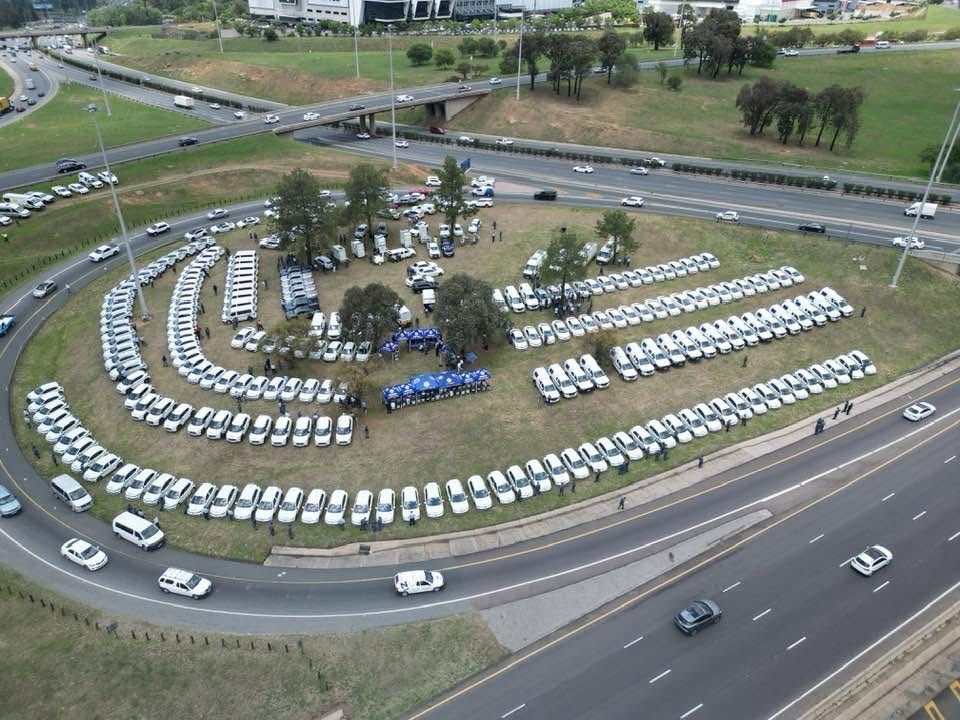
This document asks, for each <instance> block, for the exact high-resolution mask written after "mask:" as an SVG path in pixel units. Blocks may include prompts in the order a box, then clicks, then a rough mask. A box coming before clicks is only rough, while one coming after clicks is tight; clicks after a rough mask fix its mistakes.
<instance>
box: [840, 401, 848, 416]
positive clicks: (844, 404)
mask: <svg viewBox="0 0 960 720" xmlns="http://www.w3.org/2000/svg"><path fill="white" fill-rule="evenodd" d="M849 406H850V401H849V400H844V401H843V410H841V412H842V413H843V414H844V415H846V414H847V408H848V407H849Z"/></svg>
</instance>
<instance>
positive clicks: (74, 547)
mask: <svg viewBox="0 0 960 720" xmlns="http://www.w3.org/2000/svg"><path fill="white" fill-rule="evenodd" d="M60 554H61V555H63V557H65V558H66V559H67V560H70V561H71V562H75V563H76V564H77V565H79V566H80V567H83V568H86V569H87V570H90V571H91V572H92V571H95V570H99V569H100V568H102V567H103V566H104V565H106V564H107V554H106V553H105V552H104V551H103V550H101V549H100V548H98V547H97V546H96V545H91V544H90V543H88V542H87V541H86V540H81V539H80V538H70V539H69V540H67V541H66V542H65V543H64V544H63V545H62V546H61V548H60Z"/></svg>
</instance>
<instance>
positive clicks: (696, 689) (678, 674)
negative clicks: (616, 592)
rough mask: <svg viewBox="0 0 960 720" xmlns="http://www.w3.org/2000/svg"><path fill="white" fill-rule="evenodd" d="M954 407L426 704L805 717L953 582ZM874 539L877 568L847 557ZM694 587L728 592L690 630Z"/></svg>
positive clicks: (613, 718)
mask: <svg viewBox="0 0 960 720" xmlns="http://www.w3.org/2000/svg"><path fill="white" fill-rule="evenodd" d="M958 423H960V414H954V415H953V416H952V417H951V418H949V419H945V420H944V422H943V423H941V424H940V426H937V427H930V428H926V432H921V433H919V434H918V435H917V436H916V438H914V440H912V441H911V442H910V443H908V444H906V445H905V446H904V447H902V448H899V449H898V452H897V454H896V455H894V456H893V457H891V458H889V459H887V460H885V462H884V463H881V464H879V465H876V466H874V467H873V468H869V469H866V470H860V471H858V472H851V473H848V475H849V476H852V477H850V480H849V481H848V482H849V483H850V484H849V485H847V486H845V487H844V488H843V489H842V490H839V491H838V492H836V494H835V495H833V496H831V497H828V498H826V499H824V500H821V501H817V502H815V503H814V504H812V506H811V507H808V508H807V509H805V510H803V511H802V512H799V513H798V514H796V515H793V516H785V517H783V518H781V519H780V521H779V522H778V524H776V525H774V526H772V527H770V528H769V529H768V530H766V531H765V532H763V533H762V534H761V535H760V536H759V537H756V538H754V539H752V540H751V541H749V542H746V543H744V544H743V545H742V546H740V547H739V548H737V549H736V551H735V552H732V553H730V554H727V555H725V556H724V557H722V558H719V559H718V560H716V561H715V562H712V563H710V564H709V565H705V566H703V567H696V566H695V567H693V568H690V569H687V570H684V571H682V572H683V573H686V574H685V575H684V576H683V577H681V578H680V579H679V580H678V581H677V582H675V583H673V584H671V585H669V586H666V587H659V588H654V589H653V590H652V591H644V592H641V593H640V594H638V595H637V596H635V598H628V599H626V600H624V601H622V602H619V603H617V604H616V605H615V606H614V608H612V611H608V612H609V614H606V615H601V616H599V617H598V618H597V619H595V621H593V622H592V623H591V624H589V625H588V626H587V627H586V629H584V630H583V631H581V632H577V633H575V634H572V635H568V636H567V637H563V638H562V639H560V641H559V642H556V643H555V644H551V643H550V642H548V643H545V644H544V645H542V646H541V648H538V649H536V650H534V651H533V653H528V654H527V659H524V657H523V655H521V657H519V658H511V659H509V660H508V661H506V664H505V666H504V667H502V668H500V669H499V670H498V671H496V673H497V674H494V675H488V676H485V677H490V679H489V680H486V679H483V678H482V679H480V680H475V681H473V682H471V683H470V684H469V685H468V686H467V687H466V688H465V689H464V690H465V692H463V693H462V694H459V695H458V694H454V695H453V696H452V698H451V699H450V701H449V702H447V703H445V704H443V705H442V706H440V707H439V708H437V709H436V711H434V712H430V713H426V715H427V716H429V717H430V718H436V719H438V720H439V719H441V718H456V719H457V720H481V719H484V720H486V719H488V718H505V717H508V716H509V717H513V718H516V719H517V720H547V719H552V718H558V717H562V718H564V719H565V720H579V719H581V718H582V719H584V720H586V719H587V718H590V719H595V718H604V720H618V719H620V718H623V719H624V720H627V719H631V720H632V719H633V718H636V717H638V709H639V708H643V709H645V710H646V711H647V712H650V713H651V715H650V716H651V717H657V718H660V719H664V718H684V719H685V718H690V717H697V718H712V719H717V718H729V719H730V720H739V719H741V718H745V717H749V718H769V719H770V720H773V718H778V717H783V718H792V717H797V715H798V711H799V710H800V708H801V707H802V706H803V705H802V704H803V702H804V701H805V700H807V699H808V698H803V699H802V700H800V701H799V702H797V703H796V704H793V702H794V700H795V699H797V698H798V697H800V696H802V695H803V693H804V692H805V691H806V690H807V689H808V688H811V687H813V686H815V685H816V684H817V683H818V682H820V681H821V680H822V679H823V678H824V677H826V676H829V675H830V674H831V673H832V672H833V671H834V670H835V669H837V668H838V667H841V666H842V665H843V664H844V663H846V662H848V661H849V660H850V659H851V658H855V657H856V656H857V655H858V654H860V653H861V652H862V651H863V650H864V649H866V648H870V647H871V645H873V644H874V643H875V642H876V641H877V640H878V638H882V637H883V636H885V635H886V634H887V633H888V632H890V631H892V630H894V629H895V628H896V627H897V626H898V625H900V624H901V623H902V622H904V621H905V620H908V619H909V618H911V617H912V616H914V615H915V614H917V613H918V612H921V611H923V610H924V608H926V607H927V606H928V605H929V604H930V603H931V600H935V599H937V598H943V597H945V596H946V595H950V596H955V594H956V591H957V589H958V588H960V582H958V580H960V577H958V569H960V566H958V562H957V559H956V558H957V549H956V547H955V544H956V542H957V540H958V537H960V520H958V519H957V514H956V492H955V484H956V477H957V474H956V469H955V468H954V467H953V466H952V464H953V463H955V462H956V451H957V442H958V439H960V428H958ZM951 458H952V460H951ZM877 543H879V544H883V545H884V546H886V547H888V548H890V549H891V551H892V552H893V555H894V559H893V563H892V564H891V565H890V566H889V567H888V568H885V569H883V570H881V571H880V572H879V573H877V574H876V575H875V576H873V577H870V578H865V577H862V576H860V575H858V574H856V573H854V572H853V571H852V570H851V569H850V567H849V566H848V564H847V563H848V561H849V559H850V558H851V557H852V556H853V555H856V554H857V553H858V552H860V550H862V549H863V548H864V547H867V546H869V545H872V544H877ZM698 597H709V598H712V599H714V600H715V601H716V602H717V603H719V604H720V606H721V609H722V610H723V619H722V621H721V622H720V623H719V624H718V625H716V626H713V627H709V628H707V629H705V630H703V631H702V632H701V633H700V634H698V635H696V636H694V637H687V636H685V635H683V634H681V633H680V632H678V631H677V630H676V628H674V627H673V623H672V616H673V614H674V613H675V612H676V611H677V610H678V609H680V608H682V607H684V606H685V605H686V604H687V603H689V602H690V601H691V600H693V599H695V598H698ZM568 632H569V631H568ZM855 662H856V661H855ZM853 669H855V668H853V667H848V668H846V669H845V672H846V671H848V670H849V671H852V670H853ZM808 697H809V696H808ZM413 717H421V715H417V714H415V715H414V716H413Z"/></svg>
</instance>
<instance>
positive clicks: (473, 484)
mask: <svg viewBox="0 0 960 720" xmlns="http://www.w3.org/2000/svg"><path fill="white" fill-rule="evenodd" d="M467 491H468V492H469V493H470V497H471V498H473V505H474V507H476V508H477V510H489V509H490V508H491V507H493V499H492V498H491V497H490V491H489V490H488V489H487V486H486V484H485V483H484V482H483V478H482V477H480V476H479V475H471V476H470V477H468V478H467Z"/></svg>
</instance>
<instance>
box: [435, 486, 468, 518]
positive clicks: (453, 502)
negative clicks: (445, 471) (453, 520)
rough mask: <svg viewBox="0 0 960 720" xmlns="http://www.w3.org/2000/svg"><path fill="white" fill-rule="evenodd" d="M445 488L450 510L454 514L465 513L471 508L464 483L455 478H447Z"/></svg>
mask: <svg viewBox="0 0 960 720" xmlns="http://www.w3.org/2000/svg"><path fill="white" fill-rule="evenodd" d="M445 489H446V491H447V502H448V503H450V512H452V513H453V514H454V515H463V514H464V513H466V512H467V511H468V510H470V503H469V502H468V500H467V494H466V493H465V492H464V490H463V483H461V482H460V481H459V480H458V479H456V478H453V479H452V480H447V482H446V487H445ZM428 510H429V509H428Z"/></svg>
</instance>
